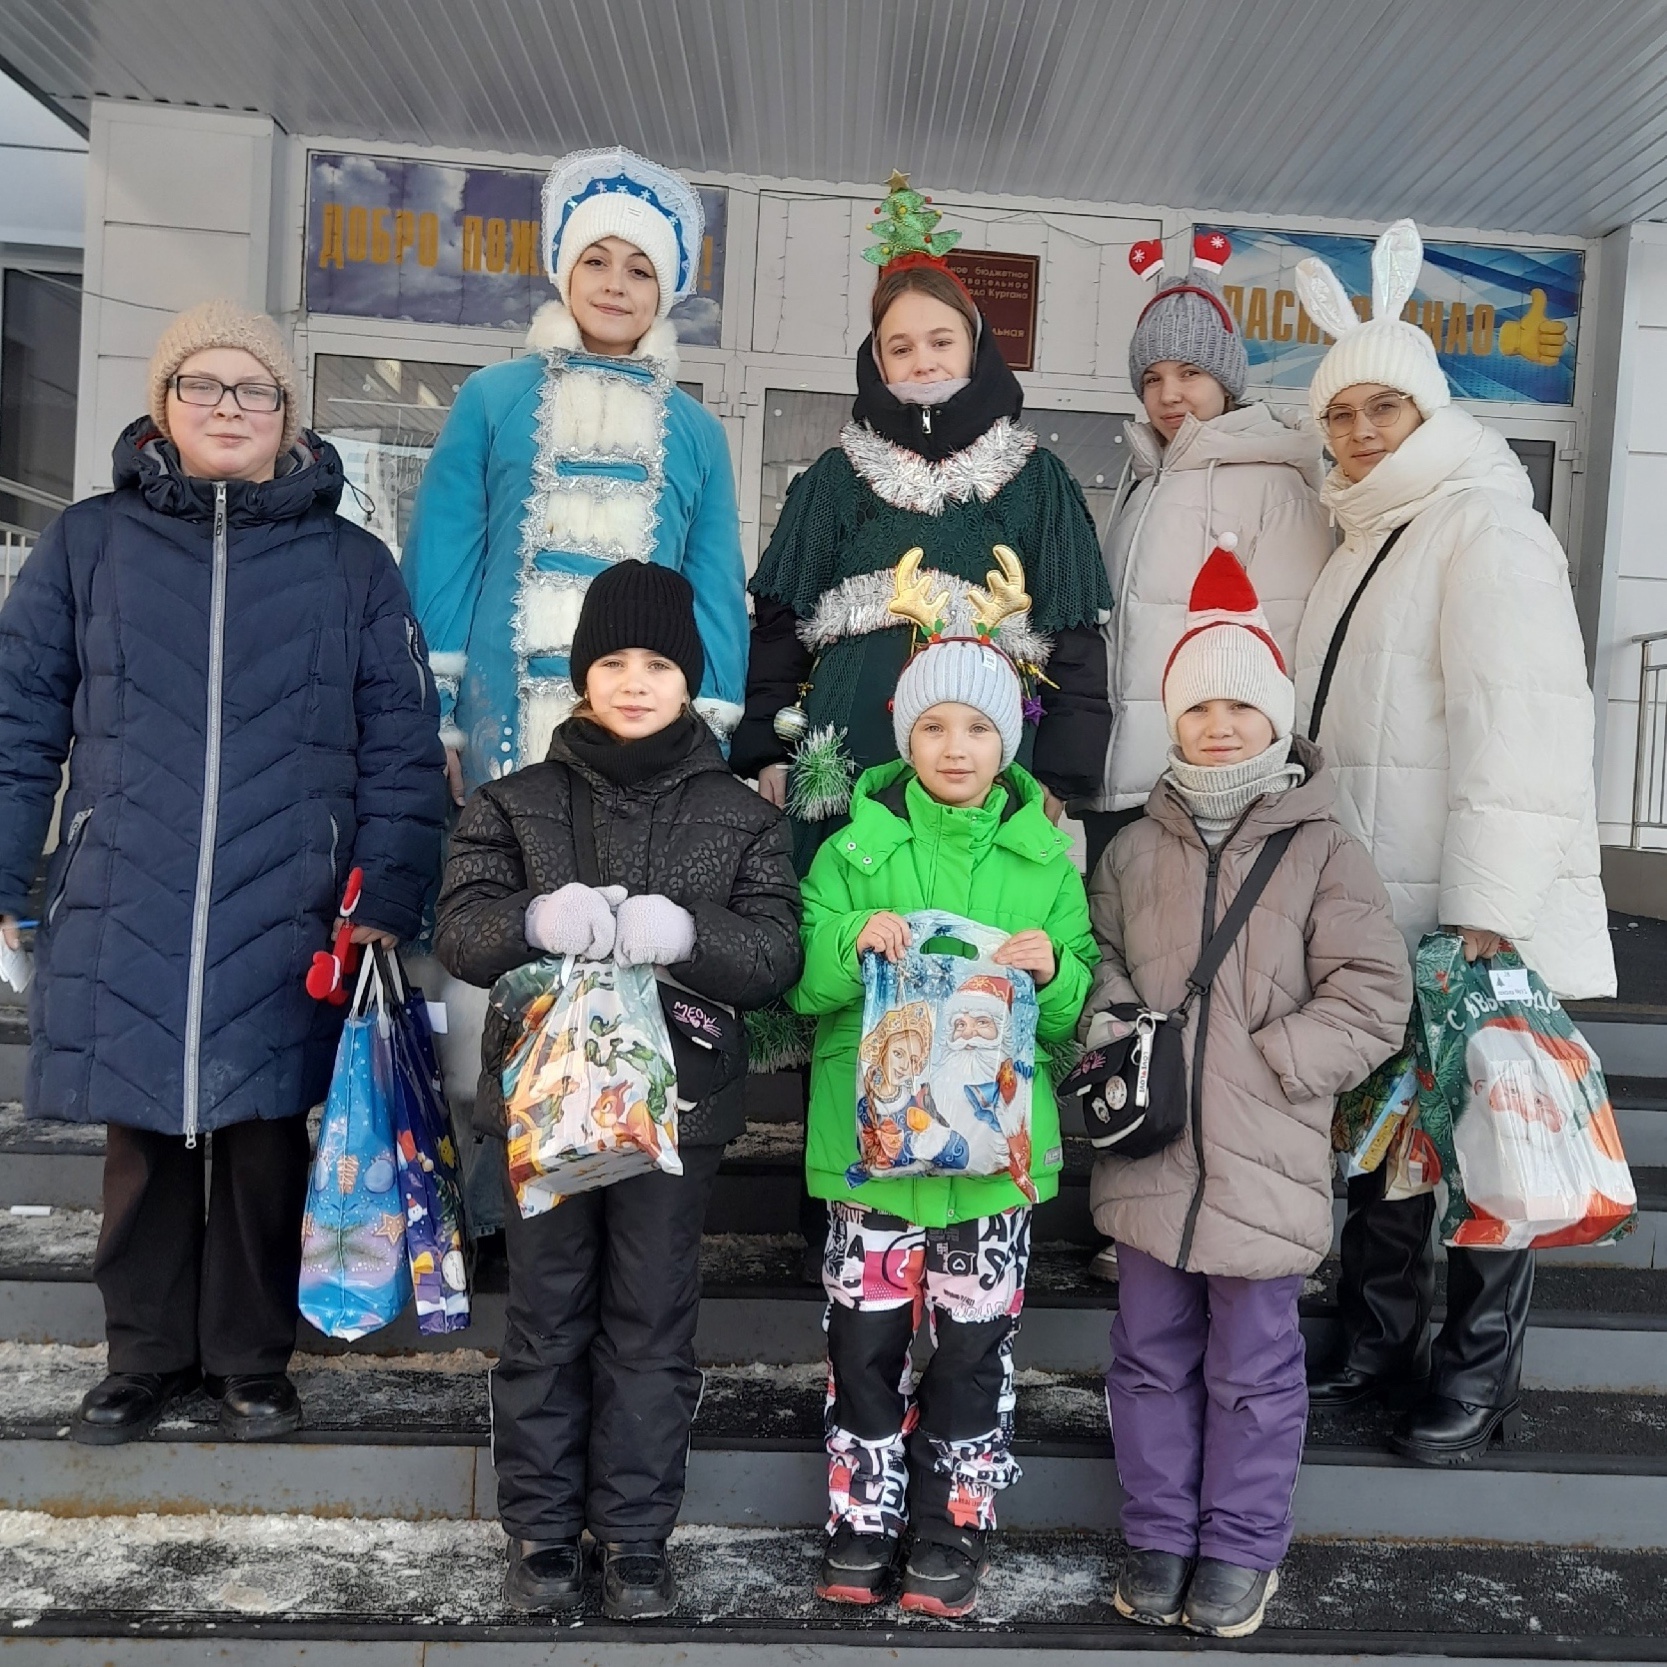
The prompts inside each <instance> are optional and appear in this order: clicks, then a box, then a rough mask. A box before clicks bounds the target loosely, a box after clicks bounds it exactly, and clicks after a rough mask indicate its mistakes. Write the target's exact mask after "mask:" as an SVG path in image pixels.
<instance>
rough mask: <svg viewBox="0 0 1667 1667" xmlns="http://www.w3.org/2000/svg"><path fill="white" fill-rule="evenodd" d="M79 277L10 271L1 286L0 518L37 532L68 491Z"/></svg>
mask: <svg viewBox="0 0 1667 1667" xmlns="http://www.w3.org/2000/svg"><path fill="white" fill-rule="evenodd" d="M80 368H81V279H80V277H79V276H78V275H77V274H75V273H57V272H26V271H23V270H21V269H20V268H16V267H14V268H10V269H8V270H7V272H6V274H5V284H4V288H3V289H0V522H4V523H7V524H9V525H11V526H13V527H21V528H25V529H27V530H29V531H31V532H39V531H40V530H41V529H42V528H43V527H44V526H45V525H46V524H47V522H48V521H50V520H51V519H52V517H53V516H54V515H56V514H57V512H58V510H59V509H61V508H62V507H63V506H64V505H65V504H67V503H68V502H69V501H70V498H71V496H72V495H73V494H74V491H75V485H74V479H75V386H76V379H77V377H78V376H79V374H80Z"/></svg>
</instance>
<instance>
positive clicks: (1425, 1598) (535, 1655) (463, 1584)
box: [0, 1513, 1667, 1667]
mask: <svg viewBox="0 0 1667 1667" xmlns="http://www.w3.org/2000/svg"><path fill="white" fill-rule="evenodd" d="M819 1549H820V1535H819V1533H818V1531H816V1530H802V1531H793V1530H772V1529H734V1528H715V1527H706V1526H691V1527H685V1528H681V1529H679V1530H678V1533H677V1535H676V1536H675V1538H674V1539H673V1541H672V1558H673V1562H674V1565H675V1567H676V1569H677V1573H678V1577H679V1584H680V1586H681V1589H682V1603H681V1605H680V1607H679V1612H678V1613H677V1614H676V1615H675V1616H673V1617H672V1618H670V1619H669V1620H666V1621H663V1622H646V1623H641V1624H639V1625H638V1626H635V1627H630V1628H626V1627H619V1626H611V1625H609V1624H608V1623H606V1622H605V1621H603V1620H602V1619H601V1617H600V1616H599V1615H597V1614H595V1613H594V1612H591V1613H587V1614H586V1615H585V1616H584V1618H583V1621H582V1623H579V1624H574V1623H569V1624H566V1625H559V1626H553V1625H552V1624H551V1623H549V1622H547V1621H546V1622H533V1623H530V1624H529V1623H528V1622H527V1621H525V1620H524V1619H522V1618H521V1617H517V1616H514V1615H513V1614H511V1613H510V1612H509V1611H507V1610H506V1609H505V1608H504V1606H503V1603H502V1600H501V1597H500V1592H499V1586H500V1582H501V1579H502V1560H501V1559H502V1550H501V1536H500V1535H499V1534H498V1532H497V1530H496V1528H495V1527H494V1526H493V1525H491V1524H489V1523H485V1522H459V1521H443V1522H429V1523H405V1522H383V1521H369V1520H367V1521H340V1520H331V1519H327V1518H321V1517H313V1518H297V1517H290V1518H278V1517H265V1518H262V1517H220V1518H209V1517H205V1516H178V1517H162V1518H156V1519H152V1520H150V1521H147V1522H144V1523H142V1524H134V1523H132V1522H130V1521H127V1520H122V1519H111V1518H106V1519H103V1520H99V1519H68V1520H65V1519H53V1518H48V1517H42V1516H37V1515H33V1514H23V1513H18V1514H14V1515H10V1516H8V1517H0V1614H3V1615H4V1619H3V1620H0V1649H3V1650H4V1652H5V1659H6V1660H7V1661H14V1660H15V1661H18V1662H24V1663H37V1662H39V1663H49V1662H50V1663H60V1662H68V1661H74V1662H77V1663H80V1662H91V1661H97V1662H98V1663H101V1664H108V1667H160V1664H162V1663H167V1664H169V1667H173V1664H174V1663H177V1662H182V1661H187V1660H189V1661H209V1660H212V1661H214V1662H216V1663H220V1664H224V1667H233V1664H235V1667H245V1664H247V1667H257V1664H258V1667H276V1664H278V1663H284V1664H290V1663H308V1664H310V1667H319V1664H321V1663H325V1664H329V1667H336V1664H338V1663H354V1664H360V1663H363V1664H366V1667H396V1664H397V1667H441V1664H446V1667H452V1664H455V1667H485V1664H486V1663H488V1662H491V1663H493V1664H506V1667H532V1664H533V1663H537V1664H539V1667H550V1664H566V1663H571V1664H574V1667H578V1664H580V1663H585V1664H590V1667H614V1664H618V1667H627V1664H628V1667H648V1664H649V1663H670V1662H675V1663H680V1664H683V1667H728V1664H731V1663H737V1662H746V1663H749V1664H750V1663H772V1664H779V1663H785V1662H792V1663H796V1664H800V1667H808V1664H821V1663H838V1664H839V1667H880V1664H881V1663H888V1664H890V1667H896V1663H897V1661H898V1660H899V1657H900V1655H901V1654H902V1652H904V1651H911V1652H912V1651H922V1652H933V1653H932V1654H930V1655H928V1656H926V1657H925V1659H937V1660H943V1661H950V1660H959V1659H991V1660H1000V1661H1002V1662H1003V1663H1017V1664H1020V1667H1029V1664H1033V1663H1038V1664H1039V1663H1043V1662H1046V1663H1048V1664H1049V1667H1090V1664H1091V1663H1098V1662H1101V1661H1104V1660H1105V1659H1106V1656H1107V1654H1108V1653H1110V1652H1115V1653H1116V1654H1117V1656H1118V1658H1119V1659H1121V1660H1126V1661H1129V1662H1131V1664H1132V1663H1135V1662H1141V1663H1143V1662H1145V1661H1146V1660H1148V1659H1150V1660H1151V1661H1152V1662H1154V1663H1156V1662H1157V1661H1159V1660H1160V1659H1162V1660H1168V1661H1174V1660H1175V1659H1176V1651H1177V1649H1181V1650H1188V1649H1189V1645H1190V1650H1196V1649H1197V1648H1198V1647H1199V1646H1198V1645H1197V1642H1196V1641H1195V1640H1190V1641H1189V1640H1187V1639H1185V1638H1181V1637H1174V1636H1172V1635H1165V1634H1153V1633H1150V1632H1146V1631H1143V1630H1141V1629H1139V1628H1136V1627H1132V1626H1129V1625H1128V1624H1127V1623H1125V1622H1121V1621H1119V1620H1118V1618H1117V1617H1116V1616H1115V1615H1114V1614H1113V1613H1112V1610H1111V1606H1110V1603H1109V1596H1110V1589H1111V1581H1112V1579H1113V1577H1114V1573H1115V1569H1116V1566H1117V1561H1118V1559H1119V1557H1120V1555H1121V1547H1120V1546H1119V1545H1118V1544H1117V1543H1116V1542H1115V1541H1113V1540H1108V1539H1107V1538H1106V1537H1104V1536H1100V1535H1076V1534H1027V1533H1018V1532H1014V1533H1005V1534H1004V1535H1003V1536H1002V1540H1001V1544H1000V1547H999V1549H998V1551H997V1554H996V1557H995V1560H994V1566H993V1568H992V1571H991V1574H990V1576H989V1580H988V1583H987V1585H986V1586H985V1589H984V1596H983V1600H982V1603H981V1609H980V1615H979V1617H978V1619H977V1620H976V1621H972V1622H965V1623H960V1624H956V1623H945V1622H935V1621H923V1620H914V1619H911V1618H908V1617H904V1616H902V1615H901V1614H900V1613H899V1612H898V1611H897V1610H896V1609H895V1608H893V1607H892V1606H889V1605H888V1606H884V1607H882V1608H880V1609H878V1610H876V1611H871V1612H868V1613H866V1614H864V1613H863V1612H853V1611H846V1612H843V1613H840V1614H838V1615H834V1614H832V1613H831V1612H830V1609H829V1606H827V1605H824V1604H820V1603H818V1602H817V1600H816V1599H815V1597H814V1596H813V1595H812V1593H811V1582H812V1579H813V1576H814V1572H815V1567H816V1558H817V1555H818V1552H819ZM1662 1572H1663V1570H1662V1564H1661V1561H1660V1559H1658V1558H1656V1557H1654V1556H1650V1555H1646V1554H1639V1553H1628V1552H1618V1551H1608V1552H1606V1551H1564V1550H1551V1549H1536V1548H1517V1547H1465V1548H1463V1549H1462V1550H1454V1549H1451V1548H1442V1547H1432V1546H1422V1545H1389V1546H1385V1545H1374V1544H1369V1543H1361V1542H1351V1541H1342V1542H1325V1543H1322V1542H1301V1541H1299V1542H1298V1543H1297V1544H1296V1545H1295V1546H1293V1548H1292V1550H1291V1555H1290V1557H1289V1558H1288V1560H1287V1561H1286V1563H1285V1566H1284V1569H1283V1571H1282V1576H1281V1588H1280V1592H1279V1595H1278V1596H1277V1597H1276V1598H1275V1599H1274V1602H1273V1604H1272V1606H1271V1608H1270V1612H1269V1619H1268V1624H1267V1626H1266V1627H1265V1628H1264V1630H1263V1631H1262V1633H1261V1634H1260V1635H1259V1636H1258V1637H1257V1638H1256V1639H1255V1640H1254V1641H1253V1643H1252V1644H1250V1645H1247V1646H1243V1647H1240V1653H1241V1655H1242V1656H1244V1657H1247V1658H1250V1659H1254V1660H1255V1661H1257V1662H1258V1663H1267V1664H1268V1667H1272V1664H1274V1663H1283V1662H1286V1661H1290V1662H1296V1661H1299V1660H1301V1661H1306V1662H1313V1661H1314V1660H1315V1659H1316V1658H1327V1659H1344V1658H1348V1657H1357V1656H1397V1657H1402V1658H1405V1659H1406V1660H1407V1661H1408V1663H1409V1667H1411V1664H1414V1663H1425V1662H1428V1663H1431V1664H1433V1663H1435V1662H1436V1661H1441V1660H1447V1661H1451V1660H1455V1659H1457V1660H1467V1659H1469V1660H1482V1659H1489V1660H1506V1661H1510V1660H1519V1661H1520V1660H1569V1659H1574V1660H1585V1661H1599V1660H1602V1661H1660V1660H1662V1659H1663V1655H1664V1653H1667V1652H1664V1651H1663V1647H1662V1643H1661V1640H1662V1637H1663V1635H1664V1634H1667V1582H1663V1581H1662V1579H1661V1575H1662ZM95 1637H96V1638H97V1639H98V1644H97V1648H96V1653H94V1652H93V1650H92V1648H91V1640H92V1639H93V1638H95ZM1230 1648H1231V1646H1230ZM78 1649H79V1650H81V1651H83V1652H85V1653H74V1652H75V1651H76V1650H78ZM991 1651H999V1652H1000V1654H999V1656H996V1655H989V1654H987V1652H991ZM943 1652H950V1653H947V1654H945V1653H943ZM955 1652H962V1653H959V1654H958V1653H955ZM1189 1653H1190V1651H1189Z"/></svg>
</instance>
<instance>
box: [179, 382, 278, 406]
mask: <svg viewBox="0 0 1667 1667" xmlns="http://www.w3.org/2000/svg"><path fill="white" fill-rule="evenodd" d="M172 386H173V390H174V392H175V393H176V394H178V395H179V397H180V399H181V400H182V401H183V402H184V403H185V404H186V405H218V404H219V403H220V401H221V400H222V399H224V398H225V396H226V395H227V394H230V395H231V396H232V398H233V399H234V400H236V401H237V408H238V410H239V411H263V412H271V411H280V410H282V409H283V404H284V390H283V389H282V388H280V387H279V386H278V385H277V383H275V382H222V381H221V380H220V378H219V377H217V376H176V377H175V378H174V380H173V384H172Z"/></svg>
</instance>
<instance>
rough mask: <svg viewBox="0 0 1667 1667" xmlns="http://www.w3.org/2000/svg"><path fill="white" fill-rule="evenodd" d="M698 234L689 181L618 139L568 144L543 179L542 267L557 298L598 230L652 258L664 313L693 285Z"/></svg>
mask: <svg viewBox="0 0 1667 1667" xmlns="http://www.w3.org/2000/svg"><path fill="white" fill-rule="evenodd" d="M705 236H706V223H705V215H704V213H703V212H702V210H701V206H700V195H699V193H698V192H697V191H696V190H695V189H694V187H693V186H692V185H690V184H689V182H688V181H687V180H686V179H684V178H683V176H682V175H681V174H674V173H673V172H672V171H671V169H670V168H662V167H661V166H660V164H659V163H658V162H650V161H649V160H648V158H647V157H645V156H638V155H637V154H636V152H635V151H628V150H625V149H624V148H623V147H621V146H617V145H616V146H613V147H611V148H609V149H607V150H590V151H574V152H573V153H572V154H571V155H568V156H564V157H563V158H562V159H561V160H560V161H559V162H558V163H557V164H556V165H555V167H553V168H552V169H551V170H550V177H549V178H548V179H547V180H545V182H544V266H545V270H546V271H547V272H548V273H549V274H550V282H551V283H553V284H554V285H555V286H556V293H557V294H558V295H559V296H560V297H561V298H562V302H563V304H564V305H565V304H566V302H567V280H568V278H569V277H570V276H571V274H572V271H573V268H574V267H575V266H576V265H577V264H578V260H579V256H580V255H582V254H583V253H584V252H585V250H586V249H588V248H589V247H590V246H591V244H593V243H596V242H599V241H600V240H601V239H602V238H604V237H619V238H623V239H624V240H625V241H626V242H627V243H630V244H634V245H635V246H636V247H637V248H639V249H641V250H642V252H643V253H644V254H645V255H647V256H648V259H649V261H650V262H651V263H652V264H653V267H654V275H655V276H656V277H657V278H658V279H659V280H660V305H659V316H660V317H661V318H664V317H665V316H666V314H667V313H669V312H670V311H671V309H672V308H673V307H674V306H675V305H676V304H677V302H679V301H680V300H682V299H683V297H684V296H685V295H688V294H690V293H691V292H692V291H693V290H694V287H695V279H696V277H697V275H698V273H699V267H700V252H701V245H702V243H703V241H704V239H705Z"/></svg>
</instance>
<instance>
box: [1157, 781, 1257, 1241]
mask: <svg viewBox="0 0 1667 1667" xmlns="http://www.w3.org/2000/svg"><path fill="white" fill-rule="evenodd" d="M1258 802H1260V801H1258ZM1255 808H1256V806H1255V804H1251V805H1248V806H1247V807H1246V808H1245V810H1244V813H1243V815H1241V816H1240V817H1239V819H1238V821H1237V822H1235V823H1234V824H1233V826H1232V827H1231V828H1230V829H1229V830H1228V831H1227V833H1226V835H1225V836H1224V837H1223V839H1222V841H1221V843H1220V844H1219V845H1217V846H1215V847H1214V848H1213V849H1212V848H1211V846H1210V843H1209V841H1208V840H1204V836H1203V834H1202V833H1200V834H1199V836H1198V837H1199V839H1201V840H1204V850H1205V852H1206V853H1207V855H1206V858H1205V863H1204V929H1203V932H1202V934H1201V935H1200V937H1199V940H1198V953H1199V954H1200V955H1202V954H1203V953H1204V948H1205V946H1206V945H1207V944H1208V943H1209V941H1210V939H1211V938H1212V937H1214V936H1215V930H1216V925H1217V922H1216V886H1217V882H1218V881H1219V880H1220V878H1221V858H1222V853H1223V852H1225V851H1226V849H1227V847H1228V846H1229V845H1230V844H1231V843H1232V841H1233V836H1234V835H1235V834H1236V833H1237V832H1238V831H1239V829H1240V828H1242V827H1243V826H1244V823H1245V817H1246V816H1249V814H1250V813H1251V811H1252V810H1254V809H1255ZM1209 1034H1210V989H1209V987H1208V986H1206V987H1205V989H1204V991H1203V993H1202V994H1201V995H1200V996H1199V998H1198V1031H1197V1034H1196V1035H1195V1036H1194V1037H1193V1040H1192V1084H1191V1088H1190V1091H1189V1094H1188V1099H1189V1100H1190V1102H1191V1103H1190V1105H1189V1106H1188V1116H1187V1122H1188V1126H1189V1128H1190V1131H1191V1134H1192V1155H1193V1157H1194V1158H1195V1159H1196V1160H1197V1162H1198V1181H1197V1183H1196V1184H1195V1185H1194V1187H1193V1189H1192V1198H1191V1200H1190V1201H1189V1202H1188V1204H1187V1218H1186V1222H1185V1224H1184V1225H1183V1226H1182V1228H1181V1253H1180V1255H1179V1256H1177V1257H1176V1258H1175V1266H1176V1267H1177V1268H1179V1269H1180V1270H1181V1271H1182V1272H1183V1273H1184V1272H1185V1271H1186V1265H1187V1258H1188V1257H1189V1256H1191V1255H1192V1236H1193V1234H1194V1232H1195V1231H1196V1230H1197V1227H1198V1212H1199V1211H1200V1210H1201V1209H1202V1208H1203V1206H1204V1182H1205V1180H1206V1179H1207V1178H1208V1177H1207V1176H1206V1173H1205V1168H1204V1044H1205V1041H1206V1040H1207V1039H1208V1037H1209Z"/></svg>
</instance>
